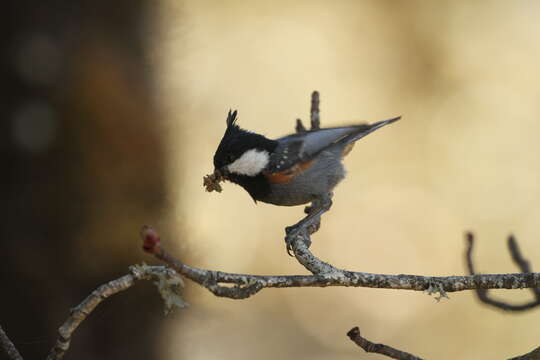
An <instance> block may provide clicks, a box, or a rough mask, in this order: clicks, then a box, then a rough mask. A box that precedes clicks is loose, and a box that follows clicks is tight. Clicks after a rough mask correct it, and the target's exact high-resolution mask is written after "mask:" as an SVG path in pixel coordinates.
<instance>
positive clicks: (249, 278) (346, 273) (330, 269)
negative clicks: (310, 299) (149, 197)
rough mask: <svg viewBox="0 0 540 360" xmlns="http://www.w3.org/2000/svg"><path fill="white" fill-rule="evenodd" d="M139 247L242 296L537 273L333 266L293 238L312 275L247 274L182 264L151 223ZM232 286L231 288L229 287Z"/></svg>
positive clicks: (446, 287)
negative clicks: (428, 272) (396, 271)
mask: <svg viewBox="0 0 540 360" xmlns="http://www.w3.org/2000/svg"><path fill="white" fill-rule="evenodd" d="M141 236H142V238H143V241H144V245H143V248H144V249H145V251H146V252H148V253H151V254H153V255H154V256H156V257H157V258H158V259H160V260H162V261H164V262H165V263H167V264H168V265H170V266H171V267H173V268H174V269H175V270H176V271H177V272H178V273H179V274H181V275H183V276H185V277H187V278H188V279H190V280H192V281H194V282H196V283H198V284H200V285H202V286H204V287H205V288H207V289H208V290H210V291H211V292H212V293H214V294H215V295H217V296H223V297H229V298H232V299H245V298H247V297H250V296H252V295H254V294H256V293H258V292H259V291H261V290H262V289H264V288H285V287H327V286H352V287H370V288H379V289H395V290H415V291H426V292H428V293H429V294H434V295H438V296H446V293H448V292H456V291H464V290H474V289H523V288H534V287H539V286H540V273H529V274H520V273H518V274H482V275H468V276H421V275H404V274H400V275H386V274H372V273H366V272H357V271H350V270H344V269H338V268H336V267H334V266H332V265H330V264H327V263H325V262H324V261H322V260H320V259H318V258H317V257H315V256H314V255H313V254H312V253H311V251H310V250H309V249H308V247H307V245H306V243H305V242H304V241H302V239H301V238H298V239H295V240H293V244H292V249H293V252H294V255H295V256H296V258H297V259H298V260H299V262H300V263H302V265H304V266H305V267H306V268H307V269H308V270H310V271H311V272H312V273H313V275H251V274H234V273H226V272H221V271H214V270H205V269H200V268H196V267H193V266H189V265H186V264H184V263H182V262H181V261H180V260H178V259H176V258H175V257H173V256H172V255H171V254H169V253H168V252H167V251H166V250H165V249H164V248H163V247H162V246H161V240H160V237H159V235H158V233H157V232H156V230H154V229H153V228H151V227H148V226H145V227H144V228H143V229H142V231H141ZM231 285H232V286H231Z"/></svg>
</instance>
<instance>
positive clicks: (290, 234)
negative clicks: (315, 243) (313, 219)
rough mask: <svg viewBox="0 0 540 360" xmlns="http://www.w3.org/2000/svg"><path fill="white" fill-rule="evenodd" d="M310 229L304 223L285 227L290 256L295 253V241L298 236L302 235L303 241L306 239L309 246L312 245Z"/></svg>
mask: <svg viewBox="0 0 540 360" xmlns="http://www.w3.org/2000/svg"><path fill="white" fill-rule="evenodd" d="M309 234H310V233H309V230H308V229H307V228H306V227H304V226H302V225H298V224H297V225H293V226H287V227H286V228H285V244H286V245H287V254H289V256H294V255H293V253H292V252H293V242H294V241H296V240H297V238H298V237H300V238H301V239H299V240H301V241H304V242H305V243H306V245H307V247H310V246H311V240H310V238H309Z"/></svg>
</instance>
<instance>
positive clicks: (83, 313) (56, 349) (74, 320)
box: [15, 266, 176, 360]
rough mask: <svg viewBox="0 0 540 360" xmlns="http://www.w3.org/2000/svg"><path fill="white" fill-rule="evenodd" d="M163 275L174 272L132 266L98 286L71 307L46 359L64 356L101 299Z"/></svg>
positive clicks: (171, 274)
mask: <svg viewBox="0 0 540 360" xmlns="http://www.w3.org/2000/svg"><path fill="white" fill-rule="evenodd" d="M163 276H176V274H174V272H173V271H172V270H170V269H167V268H165V267H163V266H132V267H130V273H129V274H127V275H124V276H122V277H121V278H118V279H116V280H112V281H109V282H108V283H106V284H104V285H101V286H100V287H98V288H97V289H96V290H94V291H93V292H92V293H91V294H90V295H89V296H88V297H87V298H86V299H84V301H83V302H82V303H80V304H79V305H77V306H76V307H75V308H73V309H71V313H70V315H69V317H68V318H67V320H66V321H65V322H64V324H63V325H62V326H61V327H60V328H59V329H58V332H59V336H58V339H57V341H56V344H55V345H54V346H53V348H52V349H51V352H50V353H49V355H48V356H47V360H59V359H62V358H63V357H64V354H65V353H66V351H67V350H68V349H69V345H70V342H71V337H72V335H73V333H74V332H75V330H76V329H77V327H79V325H80V324H81V323H82V322H83V321H84V320H85V319H86V318H87V317H88V315H90V313H91V312H92V311H93V310H94V309H95V308H96V307H97V306H98V305H99V304H100V303H101V302H102V301H103V300H105V299H106V298H108V297H109V296H112V295H114V294H117V293H119V292H121V291H124V290H127V289H129V288H130V287H132V286H133V285H134V284H135V282H137V281H138V280H150V279H160V278H161V277H163ZM15 359H16V358H15ZM21 359H22V358H21Z"/></svg>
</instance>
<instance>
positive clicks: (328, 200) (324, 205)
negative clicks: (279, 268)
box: [285, 193, 333, 256]
mask: <svg viewBox="0 0 540 360" xmlns="http://www.w3.org/2000/svg"><path fill="white" fill-rule="evenodd" d="M332 195H333V194H332V193H328V194H326V195H325V196H324V197H322V198H319V199H315V200H313V202H312V203H311V206H306V208H305V209H304V212H305V213H306V214H307V216H306V217H304V218H303V219H302V220H300V221H299V222H297V223H296V224H294V225H292V226H287V227H286V228H285V233H286V235H285V243H286V244H287V253H288V254H289V255H291V250H292V241H293V240H294V239H295V238H296V237H297V236H299V235H301V234H302V232H305V235H308V236H309V235H310V234H313V233H314V232H316V231H317V230H319V227H320V224H321V215H322V214H324V213H325V212H327V211H328V210H330V208H331V207H332ZM308 236H305V237H304V239H309V237H308ZM291 256H292V255H291Z"/></svg>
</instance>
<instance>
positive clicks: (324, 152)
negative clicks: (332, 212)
mask: <svg viewBox="0 0 540 360" xmlns="http://www.w3.org/2000/svg"><path fill="white" fill-rule="evenodd" d="M400 118H401V117H395V118H393V119H389V120H384V121H379V122H376V123H374V124H370V125H368V124H360V125H351V126H342V127H333V128H323V129H316V130H310V131H302V132H299V133H294V134H291V135H287V136H284V137H281V138H278V139H275V140H271V139H268V138H266V137H265V136H263V135H259V134H256V133H253V132H250V131H247V130H244V129H242V128H240V126H238V124H237V111H236V110H235V111H234V112H232V111H230V110H229V113H228V115H227V120H226V124H227V128H226V130H225V134H224V135H223V138H222V139H221V142H220V144H219V146H218V148H217V150H216V153H215V155H214V174H213V177H214V178H215V179H220V180H229V181H231V182H233V183H235V184H238V185H240V186H242V187H243V188H244V189H245V190H246V191H247V192H248V193H249V195H250V196H251V197H252V198H253V200H254V201H255V202H257V201H262V202H265V203H269V204H274V205H279V206H295V205H302V204H307V203H310V202H311V203H312V204H311V206H308V207H306V210H305V212H306V213H307V214H308V215H307V216H306V217H305V218H303V219H302V220H300V221H299V222H298V223H296V224H295V225H293V226H290V227H287V228H286V233H287V236H286V243H287V251H288V252H289V253H290V249H291V248H290V241H292V239H293V237H295V236H297V235H298V234H299V231H303V230H306V229H308V228H309V227H311V228H313V227H316V228H318V226H319V224H320V216H321V215H322V214H323V213H324V212H326V211H328V210H329V209H330V207H331V206H332V196H333V192H332V191H333V189H334V187H335V186H336V185H337V184H338V183H339V182H340V181H341V180H343V178H344V177H345V174H346V172H345V168H344V167H343V164H342V159H343V157H344V156H346V155H347V154H348V153H349V152H350V151H351V150H352V148H353V146H354V143H355V142H356V141H358V140H360V139H361V138H363V137H364V136H366V135H368V134H369V133H371V132H373V131H375V130H377V129H380V128H381V127H383V126H385V125H387V124H391V123H393V122H394V121H397V120H399V119H400ZM306 231H307V230H306ZM312 232H313V231H312Z"/></svg>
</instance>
